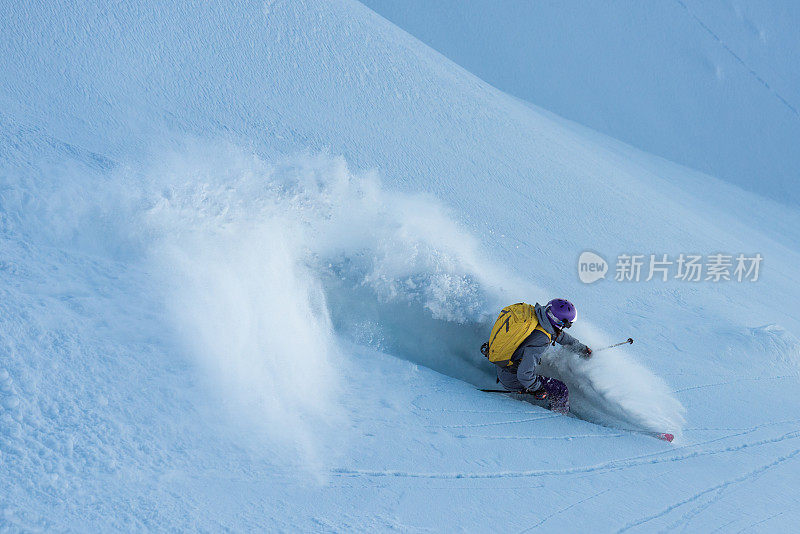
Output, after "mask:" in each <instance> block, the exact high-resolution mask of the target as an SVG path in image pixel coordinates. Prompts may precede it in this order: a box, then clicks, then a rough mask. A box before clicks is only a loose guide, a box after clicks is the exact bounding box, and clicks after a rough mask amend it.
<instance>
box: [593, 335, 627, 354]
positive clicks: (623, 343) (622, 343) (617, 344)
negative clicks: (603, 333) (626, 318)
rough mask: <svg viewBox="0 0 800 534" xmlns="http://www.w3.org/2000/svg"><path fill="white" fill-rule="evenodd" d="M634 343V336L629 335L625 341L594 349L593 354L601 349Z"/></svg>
mask: <svg viewBox="0 0 800 534" xmlns="http://www.w3.org/2000/svg"><path fill="white" fill-rule="evenodd" d="M630 343H633V338H632V337H629V338H628V339H626V340H625V341H620V342H619V343H615V344H614V345H609V346H608V347H603V348H602V349H595V350H593V351H592V354H594V353H595V352H600V351H601V350H607V349H613V348H614V347H619V346H620V345H625V344H630Z"/></svg>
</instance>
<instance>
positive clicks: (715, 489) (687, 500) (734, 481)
mask: <svg viewBox="0 0 800 534" xmlns="http://www.w3.org/2000/svg"><path fill="white" fill-rule="evenodd" d="M798 454H800V449H795V450H794V451H792V452H791V453H789V454H787V455H785V456H780V457H778V458H777V459H775V460H773V461H772V462H769V463H767V464H764V465H762V466H761V467H758V468H756V469H754V470H752V471H749V472H748V473H745V474H744V475H741V476H738V477H736V478H733V479H730V480H726V481H724V482H721V483H719V484H716V485H714V486H711V487H709V488H706V489H704V490H703V491H701V492H698V493H695V494H693V495H691V496H689V497H687V498H685V499H682V500H680V501H678V502H676V503H673V504H671V505H669V506H667V507H666V508H664V509H663V510H661V511H660V512H658V513H655V514H653V515H649V516H646V517H643V518H640V519H638V520H636V521H633V522H631V523H628V524H627V525H625V526H624V527H623V528H621V529H620V530H618V531H617V532H618V533H622V532H626V531H628V530H630V529H632V528H634V527H637V526H640V525H643V524H645V523H649V522H650V521H653V520H654V519H658V518H660V517H663V516H665V515H667V514H669V513H670V512H672V511H673V510H675V509H677V508H679V507H681V506H683V505H685V504H689V503H692V502H695V501H697V500H698V499H700V498H701V497H703V496H705V495H706V494H708V493H711V492H716V493H717V495H716V496H715V498H714V499H712V501H710V502H709V503H708V506H710V505H711V504H713V502H714V501H715V500H717V499H719V496H720V495H721V493H722V492H723V491H725V490H726V489H727V488H728V487H730V486H733V485H736V484H741V483H742V482H746V481H748V480H750V479H752V478H754V477H756V476H758V475H761V474H762V473H765V472H767V471H769V470H770V469H773V468H774V467H777V466H778V465H780V464H782V463H784V462H786V461H788V460H791V459H793V458H794V457H795V456H797V455H798ZM700 511H702V510H698V511H697V513H699V512H700ZM694 515H696V513H689V514H686V515H685V516H684V517H682V518H681V520H679V521H678V522H676V523H674V524H672V525H670V528H677V527H678V526H679V525H681V524H682V523H685V522H688V521H689V520H691V518H692V517H694Z"/></svg>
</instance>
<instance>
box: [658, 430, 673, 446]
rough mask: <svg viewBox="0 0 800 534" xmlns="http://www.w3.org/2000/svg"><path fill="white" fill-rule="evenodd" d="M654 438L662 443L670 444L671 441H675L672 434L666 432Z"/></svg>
mask: <svg viewBox="0 0 800 534" xmlns="http://www.w3.org/2000/svg"><path fill="white" fill-rule="evenodd" d="M656 437H657V438H658V439H661V440H664V441H668V442H670V443H672V440H673V439H675V436H673V435H672V434H668V433H666V432H663V433H661V434H658V435H657V436H656Z"/></svg>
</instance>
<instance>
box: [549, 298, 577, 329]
mask: <svg viewBox="0 0 800 534" xmlns="http://www.w3.org/2000/svg"><path fill="white" fill-rule="evenodd" d="M544 310H545V314H546V315H547V318H548V319H549V320H550V324H551V325H553V328H558V329H561V328H569V327H570V326H572V323H574V322H575V319H576V318H577V317H578V311H577V310H576V309H575V306H574V305H573V304H572V303H571V302H570V301H568V300H567V299H553V300H551V301H550V302H548V303H547V306H546V307H545V309H544Z"/></svg>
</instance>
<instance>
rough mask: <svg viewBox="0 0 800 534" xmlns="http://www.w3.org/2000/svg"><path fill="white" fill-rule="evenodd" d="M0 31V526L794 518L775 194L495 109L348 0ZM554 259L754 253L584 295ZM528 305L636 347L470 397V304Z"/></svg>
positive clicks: (565, 525)
mask: <svg viewBox="0 0 800 534" xmlns="http://www.w3.org/2000/svg"><path fill="white" fill-rule="evenodd" d="M763 9H764V10H765V12H769V11H770V8H769V6H764V7H763ZM769 18H770V17H767V19H769ZM510 20H511V19H510V18H509V21H510ZM0 21H2V22H0V30H1V31H0V67H2V68H0V233H1V234H0V235H2V240H0V247H1V248H0V292H1V293H0V488H2V489H1V490H0V526H1V527H2V529H3V530H7V531H92V532H95V531H136V530H167V529H178V530H192V531H194V530H199V531H219V530H234V531H245V530H258V531H264V530H268V531H273V530H275V531H297V530H301V531H367V530H400V531H422V530H435V531H451V530H456V531H485V530H489V529H493V530H498V531H509V530H511V531H526V530H528V531H530V530H536V529H537V528H540V529H541V530H550V529H556V528H557V529H562V530H564V529H566V530H567V531H585V530H589V529H592V530H600V531H628V530H639V531H647V532H649V531H653V530H681V529H683V530H690V531H691V530H703V531H708V530H713V529H714V528H727V529H735V530H740V529H745V530H748V529H749V530H776V529H777V530H786V529H787V528H789V527H790V526H792V525H794V524H796V522H797V521H798V519H799V518H800V510H798V507H797V503H796V493H797V482H796V480H797V476H798V474H800V468H799V467H798V458H797V456H798V453H800V446H798V441H797V440H798V438H800V426H799V425H798V422H800V398H798V395H797V385H798V371H800V341H798V339H797V337H796V336H797V332H798V331H800V321H798V315H797V306H796V303H797V302H798V292H800V291H799V290H798V285H797V283H796V282H795V276H796V273H797V265H798V261H799V260H800V254H798V249H797V243H798V230H797V227H798V226H797V224H798V222H799V221H800V217H798V213H797V211H796V208H794V207H792V205H791V203H788V204H787V203H779V202H776V201H775V200H771V199H769V198H768V197H771V198H773V199H774V198H775V195H774V194H773V193H774V190H772V189H770V191H764V195H765V196H759V195H758V194H756V193H753V192H752V191H751V192H746V191H744V190H743V189H741V188H740V187H739V186H738V185H734V184H735V183H737V182H736V180H733V179H732V180H731V181H732V182H734V183H733V184H732V183H730V182H728V181H723V180H721V179H719V178H714V177H712V176H709V175H705V174H702V173H700V172H697V171H694V170H691V169H689V168H686V167H682V166H680V165H677V164H675V163H670V162H669V161H666V160H664V159H661V158H660V157H657V156H652V155H649V154H647V153H644V152H641V151H639V150H638V149H635V148H632V147H631V146H628V145H625V144H623V143H622V142H619V141H616V140H614V139H612V138H610V137H606V136H605V135H603V134H600V133H597V132H594V131H592V130H589V129H587V128H584V127H582V126H579V125H577V124H576V123H573V122H570V121H568V120H565V119H562V118H560V117H558V116H556V115H554V114H552V113H550V112H548V111H544V110H543V109H540V108H538V107H536V104H537V102H532V103H527V102H523V101H521V100H519V99H518V98H515V97H511V96H508V95H506V94H505V93H503V92H501V91H499V90H498V89H496V88H494V87H492V86H491V85H489V84H488V83H486V82H484V81H482V80H480V79H478V78H476V77H475V76H474V75H472V74H470V73H469V72H467V71H466V70H464V69H463V68H462V67H459V66H457V65H456V64H454V63H452V62H451V61H450V60H448V59H446V58H445V57H443V56H442V55H440V54H439V53H438V52H435V51H434V50H432V49H431V48H429V47H428V46H426V45H424V44H422V43H421V42H420V41H417V40H416V39H415V38H413V37H411V36H410V35H409V34H407V33H406V32H404V31H403V30H401V29H399V28H398V27H396V26H394V25H392V24H391V23H389V22H388V21H387V20H385V19H383V18H381V17H380V16H378V15H377V14H375V13H374V12H372V11H370V10H369V9H367V8H366V7H364V6H363V5H362V4H359V3H356V2H353V1H335V2H328V1H307V2H305V1H304V2H296V1H293V2H289V1H280V0H278V1H275V2H267V3H264V2H244V3H240V4H237V5H235V6H233V5H229V4H227V3H218V2H204V3H193V2H169V3H162V4H159V3H153V2H148V3H140V2H135V1H134V2H123V3H115V4H113V5H112V4H102V5H99V6H97V5H94V6H90V5H86V4H84V3H82V2H60V3H51V2H37V3H30V4H25V5H23V4H11V3H5V4H3V5H1V6H0ZM509 24H511V22H509ZM565 44H568V43H565ZM794 44H795V45H796V44H797V43H794ZM797 51H798V48H797V47H796V46H795V47H794V48H791V47H790V49H789V51H788V52H787V54H795V55H796V54H797ZM634 53H635V50H632V51H631V54H634ZM673 60H674V61H680V60H681V57H680V56H678V57H677V59H675V58H673ZM665 75H666V74H665ZM765 105H766V104H765ZM607 106H608V108H609V109H614V106H615V102H613V101H609V102H607ZM609 113H610V112H609ZM733 133H735V132H733ZM733 133H732V135H733ZM781 154H783V152H782V153H781ZM784 155H785V158H786V160H785V161H784V163H785V162H791V161H792V160H791V158H793V157H795V155H794V154H788V153H786V154H784ZM769 180H770V176H768V175H765V176H753V178H752V183H750V184H749V186H748V188H749V189H751V190H755V191H758V190H759V184H760V183H762V182H763V183H765V184H767V183H772V182H769ZM773 185H774V184H773ZM770 187H771V186H770ZM796 192H797V191H796V190H792V191H791V194H796ZM788 195H789V193H788V192H787V196H788ZM583 250H595V251H598V252H600V253H602V254H604V255H605V256H606V257H607V258H609V259H613V258H615V257H616V255H617V254H620V253H633V252H636V253H643V254H649V253H658V254H660V253H670V254H678V253H681V252H684V253H698V252H699V253H703V254H711V253H716V252H726V253H730V254H735V253H739V252H744V253H748V254H753V253H756V252H758V253H761V254H762V255H763V256H764V258H765V259H764V264H763V265H762V272H761V276H760V279H759V280H758V281H757V282H755V283H746V282H742V283H737V282H723V283H718V284H715V283H710V282H701V283H694V284H693V283H688V282H681V281H674V280H673V281H670V282H666V283H661V282H657V281H651V282H648V283H645V282H640V283H627V284H626V283H620V282H615V281H613V280H605V281H600V282H598V283H596V284H593V285H584V284H582V283H581V282H580V281H579V280H578V277H577V265H576V263H577V258H578V256H579V254H580V253H581V252H582V251H583ZM556 296H565V297H568V298H570V299H571V300H573V301H574V302H575V303H576V305H577V306H578V308H579V310H580V311H579V315H580V317H579V322H578V323H577V324H576V325H575V327H574V328H573V330H574V331H575V332H574V333H575V335H576V336H577V337H579V338H580V339H581V340H583V341H586V342H587V343H589V344H590V345H592V346H595V347H597V346H600V345H604V344H608V343H612V342H615V341H618V340H621V339H625V338H627V337H628V336H632V337H634V338H636V342H635V343H634V345H632V346H630V347H626V348H623V349H619V350H616V351H608V352H602V353H598V354H597V355H596V356H595V357H594V358H593V359H591V360H589V361H584V360H581V359H579V358H577V357H576V356H574V355H570V354H566V353H556V354H554V355H553V356H552V357H551V358H550V361H549V362H548V365H549V366H550V367H551V368H552V370H553V372H554V373H555V374H557V375H558V376H560V377H561V378H562V379H563V380H565V381H566V382H567V383H568V384H569V385H570V387H571V391H572V393H573V405H574V408H575V412H576V414H577V415H578V416H580V417H582V418H583V419H585V420H581V419H578V418H572V417H563V416H559V415H556V414H554V413H552V412H549V411H546V410H543V409H541V408H538V407H536V406H533V405H531V404H527V403H524V402H520V401H516V400H513V399H510V398H507V397H505V396H496V395H492V394H487V393H481V392H479V391H477V388H476V386H479V387H493V386H494V379H493V375H492V372H493V369H492V366H491V365H490V364H489V363H488V362H486V361H485V359H484V358H483V357H482V356H481V355H480V353H479V352H478V347H479V346H480V343H481V342H482V341H483V340H485V338H486V336H487V334H488V329H489V327H490V325H491V322H492V321H493V319H494V317H495V316H496V314H497V312H498V310H499V308H500V307H501V306H503V305H505V304H509V303H511V302H517V301H520V300H525V301H528V302H533V301H539V302H544V301H546V300H548V299H549V298H552V297H556ZM650 431H670V432H674V433H676V434H677V435H678V438H677V439H676V441H675V443H673V444H667V443H664V442H661V441H659V440H656V439H653V438H652V437H651V436H649V435H647V432H650Z"/></svg>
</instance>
